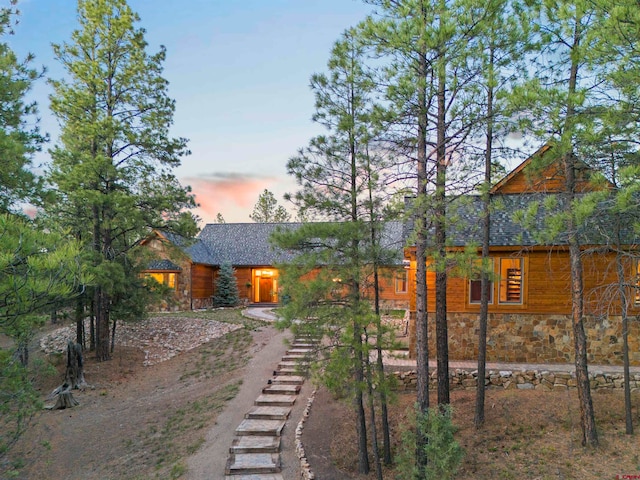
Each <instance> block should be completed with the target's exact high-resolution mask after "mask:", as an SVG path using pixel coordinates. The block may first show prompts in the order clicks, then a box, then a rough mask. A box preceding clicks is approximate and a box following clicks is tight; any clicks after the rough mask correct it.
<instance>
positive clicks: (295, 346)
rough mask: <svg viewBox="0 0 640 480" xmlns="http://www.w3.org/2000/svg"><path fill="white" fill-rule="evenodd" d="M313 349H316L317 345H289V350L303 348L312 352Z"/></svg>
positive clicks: (299, 343)
mask: <svg viewBox="0 0 640 480" xmlns="http://www.w3.org/2000/svg"><path fill="white" fill-rule="evenodd" d="M315 347H317V344H315V343H305V342H294V343H292V344H291V348H304V349H309V350H313V349H314V348H315Z"/></svg>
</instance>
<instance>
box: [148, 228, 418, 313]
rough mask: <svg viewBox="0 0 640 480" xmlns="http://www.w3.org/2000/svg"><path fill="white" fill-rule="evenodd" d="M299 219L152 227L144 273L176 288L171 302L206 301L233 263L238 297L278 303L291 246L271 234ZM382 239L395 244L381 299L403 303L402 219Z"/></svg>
mask: <svg viewBox="0 0 640 480" xmlns="http://www.w3.org/2000/svg"><path fill="white" fill-rule="evenodd" d="M300 225H301V224H299V223H215V224H208V225H206V226H205V227H204V228H203V229H202V231H201V232H200V234H199V235H198V237H197V238H196V239H195V240H194V241H187V240H185V239H184V238H181V237H179V236H177V235H172V234H169V233H166V232H162V231H154V232H153V233H152V234H151V235H150V236H149V237H148V238H146V239H145V240H144V241H143V242H142V244H143V246H145V247H147V248H149V249H151V250H153V251H154V252H155V254H156V255H155V256H156V257H157V258H158V259H159V260H154V261H152V262H151V263H149V265H148V268H147V269H146V270H145V272H144V273H145V275H148V276H152V277H154V278H155V279H156V280H158V281H159V282H160V283H163V284H165V285H167V286H168V287H169V288H172V289H175V294H174V303H175V308H181V309H200V308H206V307H210V306H211V305H212V298H213V296H214V295H215V280H216V277H217V274H218V270H219V268H220V266H221V265H223V264H225V263H228V264H231V266H233V268H234V270H235V274H236V279H237V283H238V290H239V292H240V298H241V301H242V302H243V303H247V304H258V305H260V304H263V305H271V304H277V303H278V302H279V301H280V300H281V299H280V288H279V284H278V276H279V272H278V270H277V268H276V265H277V264H279V263H285V262H287V261H290V260H291V259H293V257H294V253H293V252H287V251H283V250H280V249H277V248H275V247H274V246H273V245H271V244H270V243H269V237H270V235H271V234H272V233H273V232H274V231H275V230H276V229H278V228H285V229H295V228H298V227H299V226H300ZM383 238H384V239H385V243H386V245H387V246H389V247H390V248H394V249H395V250H397V252H398V255H397V258H398V261H397V262H396V263H395V264H394V265H387V266H385V267H384V270H385V272H386V274H384V275H382V276H381V278H382V282H381V283H382V292H381V301H382V303H383V304H385V305H386V306H389V307H393V308H408V305H409V284H408V272H407V270H406V269H404V268H403V267H402V251H403V246H404V242H403V239H402V224H401V223H399V222H390V223H388V224H386V226H385V231H384V234H383Z"/></svg>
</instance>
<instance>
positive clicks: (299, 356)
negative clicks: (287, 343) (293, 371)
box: [282, 353, 311, 362]
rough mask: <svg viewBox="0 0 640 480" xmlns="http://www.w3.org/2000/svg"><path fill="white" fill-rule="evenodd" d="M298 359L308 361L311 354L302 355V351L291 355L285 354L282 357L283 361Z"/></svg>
mask: <svg viewBox="0 0 640 480" xmlns="http://www.w3.org/2000/svg"><path fill="white" fill-rule="evenodd" d="M298 360H302V361H305V360H306V361H309V360H311V356H309V355H304V354H302V353H294V354H293V355H285V356H284V357H282V361H283V362H296V361H298Z"/></svg>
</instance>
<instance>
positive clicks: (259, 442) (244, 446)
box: [229, 435, 280, 453]
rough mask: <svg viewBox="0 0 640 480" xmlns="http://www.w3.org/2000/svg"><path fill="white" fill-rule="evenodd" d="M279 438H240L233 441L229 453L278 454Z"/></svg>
mask: <svg viewBox="0 0 640 480" xmlns="http://www.w3.org/2000/svg"><path fill="white" fill-rule="evenodd" d="M279 451H280V437H260V436H258V437H256V436H250V435H249V436H247V435H245V436H242V437H238V438H236V439H234V440H233V444H232V445H231V448H230V449H229V453H278V452H279Z"/></svg>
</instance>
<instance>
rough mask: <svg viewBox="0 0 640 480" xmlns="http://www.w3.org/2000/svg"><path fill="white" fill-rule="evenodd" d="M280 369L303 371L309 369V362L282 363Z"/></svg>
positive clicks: (279, 365)
mask: <svg viewBox="0 0 640 480" xmlns="http://www.w3.org/2000/svg"><path fill="white" fill-rule="evenodd" d="M278 367H279V368H300V369H301V370H306V369H308V367H309V362H305V361H300V362H280V363H279V364H278Z"/></svg>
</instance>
